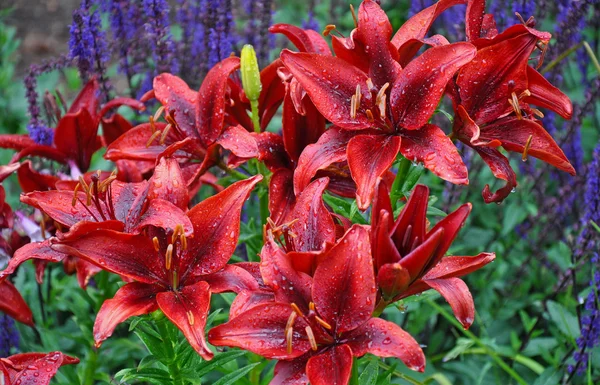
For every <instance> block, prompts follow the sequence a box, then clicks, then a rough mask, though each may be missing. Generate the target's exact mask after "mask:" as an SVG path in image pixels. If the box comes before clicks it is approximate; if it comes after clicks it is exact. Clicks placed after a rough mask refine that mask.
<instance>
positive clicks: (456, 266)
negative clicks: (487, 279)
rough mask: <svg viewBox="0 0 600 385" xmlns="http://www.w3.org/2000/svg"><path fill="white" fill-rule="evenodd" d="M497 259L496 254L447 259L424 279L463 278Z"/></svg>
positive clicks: (443, 259)
mask: <svg viewBox="0 0 600 385" xmlns="http://www.w3.org/2000/svg"><path fill="white" fill-rule="evenodd" d="M495 258H496V254H494V253H481V254H478V255H476V256H475V257H445V258H442V260H441V261H440V263H438V264H437V265H435V266H434V267H433V268H432V269H431V270H429V272H427V274H425V276H424V277H423V279H425V280H428V279H444V278H452V277H462V276H463V275H467V274H469V273H472V272H474V271H475V270H479V269H480V268H482V267H483V266H485V265H487V264H488V263H490V262H492V261H493V260H494V259H495Z"/></svg>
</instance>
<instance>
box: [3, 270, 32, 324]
mask: <svg viewBox="0 0 600 385" xmlns="http://www.w3.org/2000/svg"><path fill="white" fill-rule="evenodd" d="M0 311H1V312H3V313H6V314H7V315H9V316H10V317H12V318H14V319H15V320H17V321H19V322H21V323H24V324H25V325H29V326H33V314H32V313H31V309H29V306H27V303H25V300H24V299H23V297H22V296H21V293H19V291H18V290H17V288H16V287H15V286H14V285H13V284H12V283H10V282H9V281H7V280H0Z"/></svg>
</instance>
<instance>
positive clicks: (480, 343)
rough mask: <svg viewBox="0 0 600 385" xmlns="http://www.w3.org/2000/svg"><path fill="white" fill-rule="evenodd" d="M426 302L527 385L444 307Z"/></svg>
mask: <svg viewBox="0 0 600 385" xmlns="http://www.w3.org/2000/svg"><path fill="white" fill-rule="evenodd" d="M426 301H427V303H428V304H429V305H430V306H431V307H433V308H434V309H435V310H437V312H438V313H440V314H441V315H442V316H443V317H444V318H446V320H447V321H448V322H450V323H451V324H452V325H454V326H455V327H456V328H457V329H459V330H460V331H461V332H462V333H463V334H464V335H465V336H467V337H468V338H470V339H471V340H472V341H473V342H475V344H477V345H479V347H481V348H482V349H483V350H484V351H485V352H486V354H487V355H489V356H490V357H491V358H492V360H494V361H495V362H496V363H497V364H498V366H500V367H501V368H502V369H503V370H504V371H505V372H506V373H507V374H508V375H510V376H511V377H512V378H513V379H514V380H515V381H517V382H518V383H519V384H521V385H527V381H525V380H524V379H523V378H522V377H521V376H520V375H519V374H518V373H517V372H516V371H515V370H514V369H513V368H511V367H510V366H508V364H507V363H506V362H504V360H503V359H502V358H500V356H499V355H498V353H496V351H494V350H493V349H491V348H490V347H489V346H487V345H486V344H484V343H483V341H481V340H480V339H479V337H477V336H476V335H475V334H473V333H472V332H470V331H468V330H465V329H464V328H463V327H462V325H461V324H460V322H458V321H457V320H456V318H454V317H453V316H452V314H450V313H448V312H447V311H446V309H444V308H443V307H441V306H440V305H438V304H437V303H435V301H432V300H431V299H427V300H426Z"/></svg>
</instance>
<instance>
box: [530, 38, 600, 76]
mask: <svg viewBox="0 0 600 385" xmlns="http://www.w3.org/2000/svg"><path fill="white" fill-rule="evenodd" d="M581 47H583V48H584V49H585V52H586V53H587V54H588V56H589V57H590V60H591V61H592V64H593V65H594V67H596V71H598V73H599V74H600V62H598V58H597V57H596V55H595V54H594V50H593V49H592V47H590V45H589V44H588V42H587V41H582V42H581V43H578V44H575V45H574V46H573V47H571V48H569V49H568V50H566V51H565V52H563V53H561V54H560V55H558V57H557V58H556V59H554V60H552V61H551V62H550V63H548V64H547V65H546V66H545V67H544V68H542V71H541V73H542V74H545V73H546V72H548V71H550V70H551V69H552V68H554V67H556V66H557V65H558V63H560V62H561V61H563V60H564V59H565V58H566V57H567V56H569V55H570V54H572V53H573V52H575V51H577V50H578V49H579V48H581Z"/></svg>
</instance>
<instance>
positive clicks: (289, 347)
mask: <svg viewBox="0 0 600 385" xmlns="http://www.w3.org/2000/svg"><path fill="white" fill-rule="evenodd" d="M293 336H294V329H292V328H289V329H287V330H286V331H285V342H286V347H287V352H288V354H291V353H292V338H293Z"/></svg>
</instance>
